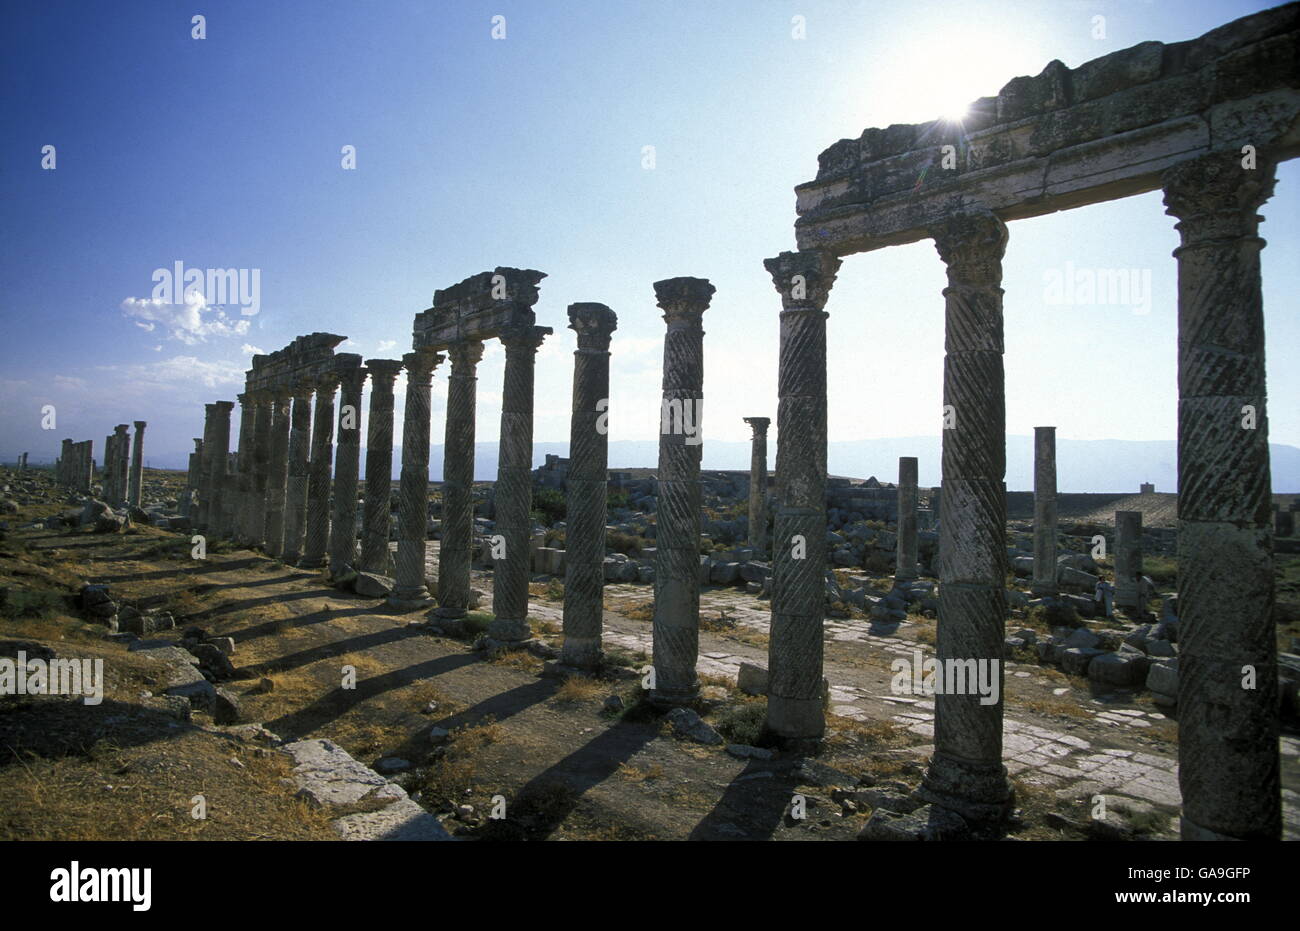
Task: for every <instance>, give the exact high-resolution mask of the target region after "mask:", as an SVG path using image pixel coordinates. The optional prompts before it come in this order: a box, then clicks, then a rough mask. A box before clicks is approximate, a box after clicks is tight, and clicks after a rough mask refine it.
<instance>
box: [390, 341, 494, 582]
mask: <svg viewBox="0 0 1300 931" xmlns="http://www.w3.org/2000/svg"><path fill="white" fill-rule="evenodd" d="M480 346H481V344H480ZM442 360H443V356H442V355H441V354H440V353H436V352H431V351H428V350H424V351H418V352H408V353H407V354H406V355H404V356H402V362H403V363H404V364H405V366H406V417H405V419H404V420H403V422H402V479H401V483H400V484H399V486H398V499H397V520H398V532H397V533H398V536H397V580H396V581H397V584H396V586H395V587H394V588H393V594H392V596H391V597H390V599H389V600H390V601H392V602H393V603H394V604H398V605H407V604H423V603H424V602H425V601H427V600H428V598H429V590H428V588H427V587H426V586H425V584H424V575H425V573H424V559H425V541H426V540H428V537H429V408H430V402H429V396H430V394H431V388H432V386H433V370H434V369H435V368H437V367H438V364H439V363H440V362H442ZM443 539H444V541H445V539H446V538H445V537H444V538H443ZM384 545H385V548H387V541H385V544H384Z"/></svg>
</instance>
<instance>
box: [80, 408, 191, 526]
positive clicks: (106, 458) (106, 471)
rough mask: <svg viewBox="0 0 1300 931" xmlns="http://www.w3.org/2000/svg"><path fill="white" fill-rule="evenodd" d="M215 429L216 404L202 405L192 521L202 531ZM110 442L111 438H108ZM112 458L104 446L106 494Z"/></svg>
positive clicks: (110, 452)
mask: <svg viewBox="0 0 1300 931" xmlns="http://www.w3.org/2000/svg"><path fill="white" fill-rule="evenodd" d="M216 429H217V405H216V404H204V405H203V444H202V445H201V446H199V447H198V449H199V452H200V459H199V474H198V477H197V478H196V480H195V486H196V488H197V489H198V493H199V508H198V515H197V517H196V519H195V522H194V528H195V529H196V530H201V531H203V532H204V533H207V532H208V521H209V519H210V515H211V514H212V444H213V442H214V440H213V435H214V433H215V432H216ZM109 442H110V444H111V442H112V438H111V437H110V438H109ZM111 458H112V450H111V448H110V447H109V446H106V447H105V448H104V493H105V495H107V494H108V481H109V479H108V474H109V471H110V469H109V465H108V463H109V461H110V459H111Z"/></svg>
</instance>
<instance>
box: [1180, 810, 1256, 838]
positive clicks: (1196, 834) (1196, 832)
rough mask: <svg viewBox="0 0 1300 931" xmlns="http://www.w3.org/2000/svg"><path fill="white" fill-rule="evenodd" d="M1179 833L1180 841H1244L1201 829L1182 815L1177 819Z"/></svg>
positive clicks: (1211, 829) (1210, 829)
mask: <svg viewBox="0 0 1300 931" xmlns="http://www.w3.org/2000/svg"><path fill="white" fill-rule="evenodd" d="M1179 833H1180V835H1181V839H1182V840H1216V841H1224V840H1229V841H1244V840H1246V838H1244V837H1233V836H1232V835H1231V834H1220V833H1219V832H1218V831H1216V830H1214V829H1213V828H1204V827H1201V826H1200V825H1199V824H1197V823H1196V822H1195V821H1193V820H1192V819H1191V818H1188V817H1187V816H1186V815H1183V816H1182V817H1181V818H1179ZM1272 840H1280V838H1277V837H1274V838H1272Z"/></svg>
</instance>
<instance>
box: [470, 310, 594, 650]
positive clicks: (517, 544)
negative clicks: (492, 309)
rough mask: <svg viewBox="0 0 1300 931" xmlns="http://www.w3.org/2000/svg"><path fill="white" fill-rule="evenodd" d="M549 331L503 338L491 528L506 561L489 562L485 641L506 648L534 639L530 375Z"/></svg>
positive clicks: (518, 331)
mask: <svg viewBox="0 0 1300 931" xmlns="http://www.w3.org/2000/svg"><path fill="white" fill-rule="evenodd" d="M552 332H553V331H552V330H551V328H550V327H540V326H518V327H510V328H508V329H506V330H503V331H502V332H501V343H502V345H504V346H505V349H506V366H505V377H504V380H503V382H502V392H501V440H500V452H499V453H498V455H497V483H496V488H495V495H494V499H493V500H494V507H495V510H494V512H493V514H494V517H493V519H494V524H493V526H494V527H495V531H496V534H497V535H500V536H501V537H503V538H504V542H505V557H504V558H503V559H497V560H494V561H493V568H492V613H493V614H494V615H495V617H494V618H493V620H492V623H491V624H490V625H489V626H488V636H489V637H491V638H492V639H493V640H498V641H501V642H504V643H518V642H520V641H523V640H528V639H530V638H531V637H532V635H533V634H532V630H531V629H530V628H529V627H528V569H529V566H528V563H529V559H528V536H529V531H530V530H531V529H532V520H531V517H530V515H531V514H532V510H533V371H534V362H535V357H536V355H537V349H538V347H539V346H541V345H542V340H544V339H545V338H546V337H547V336H548V335H550V334H551V333H552ZM602 555H603V554H602Z"/></svg>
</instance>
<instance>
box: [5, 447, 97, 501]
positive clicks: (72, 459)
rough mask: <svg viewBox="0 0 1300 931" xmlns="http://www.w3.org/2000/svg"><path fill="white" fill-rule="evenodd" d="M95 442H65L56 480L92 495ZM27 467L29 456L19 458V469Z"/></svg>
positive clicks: (24, 454) (56, 472) (57, 466)
mask: <svg viewBox="0 0 1300 931" xmlns="http://www.w3.org/2000/svg"><path fill="white" fill-rule="evenodd" d="M94 445H95V442H94V440H82V441H81V442H79V443H78V442H73V441H72V440H64V441H63V447H62V453H61V455H60V456H59V461H58V464H57V465H56V467H55V477H56V480H57V481H58V482H59V484H61V485H66V486H68V487H69V488H72V489H75V490H76V491H79V492H82V493H83V494H90V486H91V483H92V482H94V480H95V460H94ZM26 467H27V454H26V453H23V455H22V456H21V457H20V458H19V464H18V468H19V469H20V470H21V469H25V468H26Z"/></svg>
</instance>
